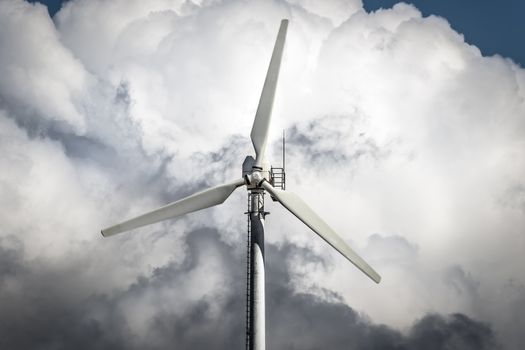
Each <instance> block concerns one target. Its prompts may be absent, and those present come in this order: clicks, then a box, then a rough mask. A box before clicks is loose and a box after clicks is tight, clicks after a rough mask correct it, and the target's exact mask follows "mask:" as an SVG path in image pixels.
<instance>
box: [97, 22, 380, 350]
mask: <svg viewBox="0 0 525 350" xmlns="http://www.w3.org/2000/svg"><path fill="white" fill-rule="evenodd" d="M287 28H288V20H287V19H283V20H282V21H281V26H280V28H279V32H278V34H277V40H276V42H275V46H274V49H273V53H272V58H271V61H270V66H269V68H268V73H267V75H266V79H265V81H264V86H263V90H262V94H261V98H260V100H259V106H258V107H257V113H256V114H255V120H254V123H253V127H252V131H251V134H250V136H251V139H252V143H253V148H254V149H255V154H256V158H255V159H254V158H253V157H252V156H247V157H246V158H245V160H244V162H243V165H242V171H243V177H242V178H240V179H237V180H234V181H232V182H229V183H226V184H222V185H219V186H216V187H213V188H210V189H207V190H204V191H201V192H198V193H195V194H193V195H191V196H189V197H186V198H183V199H180V200H178V201H176V202H173V203H170V204H168V205H166V206H164V207H161V208H159V209H156V210H153V211H150V212H148V213H146V214H143V215H140V216H138V217H135V218H133V219H130V220H127V221H124V222H122V223H120V224H117V225H114V226H111V227H108V228H106V229H104V230H102V235H103V236H104V237H108V236H113V235H115V234H117V233H121V232H124V231H128V230H132V229H134V228H138V227H141V226H145V225H149V224H153V223H156V222H159V221H163V220H167V219H172V218H175V217H178V216H181V215H184V214H188V213H191V212H194V211H197V210H201V209H205V208H209V207H212V206H215V205H218V204H221V203H223V202H224V201H225V200H226V199H227V198H228V197H229V196H230V195H231V194H232V192H233V191H234V190H235V189H236V188H237V187H240V186H243V185H245V186H246V187H247V190H248V212H247V214H248V215H249V216H248V218H249V225H248V230H249V235H248V240H249V249H248V254H249V258H248V261H249V268H248V279H249V286H248V300H249V307H248V310H247V313H248V318H247V345H248V348H249V349H250V350H264V349H265V301H264V300H265V296H264V281H265V276H264V219H265V215H266V214H267V212H265V211H264V195H265V191H268V193H270V195H271V197H272V199H274V200H275V201H278V202H279V203H281V204H282V205H283V206H284V207H285V208H286V209H288V211H290V212H291V213H292V214H293V215H295V216H296V217H297V218H298V219H299V220H301V221H302V222H303V223H304V224H306V226H308V227H309V228H310V229H312V231H314V232H315V233H317V234H318V235H319V236H320V237H321V238H322V239H324V240H325V241H326V242H327V243H328V244H330V245H331V246H332V247H333V248H334V249H335V250H337V251H338V252H339V253H341V254H342V255H343V256H344V257H345V258H347V259H348V260H349V261H350V262H351V263H352V264H354V265H355V266H356V267H357V268H358V269H359V270H361V271H362V272H364V273H365V274H366V275H367V276H368V277H370V278H371V279H372V280H373V281H375V282H376V283H379V281H380V280H381V277H380V276H379V274H378V273H377V272H376V271H374V269H373V268H372V267H370V265H368V264H367V263H366V262H365V261H364V260H363V259H362V258H361V257H360V256H359V255H357V253H355V252H354V251H353V250H352V249H351V248H350V247H349V246H348V245H347V244H346V243H345V242H344V241H343V240H342V239H341V237H339V235H337V234H336V233H335V231H334V230H333V229H332V228H331V227H330V226H328V224H327V223H326V222H325V221H324V220H323V219H321V217H319V215H317V214H316V213H315V212H314V211H313V210H312V209H311V208H310V207H309V206H308V205H307V204H306V203H305V202H304V201H303V200H302V199H301V198H300V197H299V196H298V195H296V194H295V193H292V192H289V191H285V190H284V164H283V169H282V170H283V173H281V176H280V177H279V175H278V174H277V173H276V172H275V171H274V169H279V168H272V167H271V166H270V164H269V162H268V160H267V159H266V145H267V141H268V129H269V126H270V119H271V115H272V107H273V100H274V96H275V89H276V86H277V80H278V77H279V69H280V66H281V59H282V55H283V49H284V42H285V39H286V31H287ZM279 178H280V180H278V179H279ZM278 187H280V188H278Z"/></svg>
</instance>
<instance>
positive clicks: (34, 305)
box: [0, 0, 525, 349]
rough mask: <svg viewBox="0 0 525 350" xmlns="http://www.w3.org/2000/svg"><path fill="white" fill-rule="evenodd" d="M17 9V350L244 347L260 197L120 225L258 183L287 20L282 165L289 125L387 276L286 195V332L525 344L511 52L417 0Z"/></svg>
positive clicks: (11, 209) (281, 223)
mask: <svg viewBox="0 0 525 350" xmlns="http://www.w3.org/2000/svg"><path fill="white" fill-rule="evenodd" d="M0 8H1V11H0V13H1V15H0V26H1V28H2V30H0V47H1V50H0V73H1V74H2V76H3V77H4V78H3V79H2V81H0V150H1V152H2V154H3V157H1V158H0V168H1V169H2V172H0V205H1V206H2V211H1V212H0V222H1V225H0V227H1V229H0V248H1V255H0V257H1V258H0V259H1V262H2V264H1V265H0V276H2V282H1V284H0V293H1V295H2V296H3V297H2V298H1V299H0V300H2V301H1V303H2V309H3V310H7V311H6V313H5V314H4V313H3V316H4V317H10V320H12V321H11V322H2V323H0V324H2V327H6V328H5V331H4V330H2V334H9V335H10V337H9V338H6V339H5V340H3V341H4V344H5V346H3V347H7V348H16V347H19V348H27V347H30V348H32V347H37V348H38V347H39V346H40V347H45V346H49V347H57V348H61V347H62V348H70V347H75V348H82V344H85V343H86V342H87V341H88V339H93V342H92V344H91V346H90V348H97V347H98V348H108V347H109V348H119V347H123V348H135V347H141V348H144V347H148V348H152V347H153V348H155V347H156V348H164V347H166V346H167V344H173V343H174V342H175V343H177V344H179V345H180V347H181V348H199V347H207V348H209V347H214V346H215V344H210V343H208V342H209V341H210V339H216V340H217V344H220V345H221V346H223V347H225V348H232V347H237V346H242V344H243V327H244V326H243V313H244V309H243V307H244V301H243V288H244V284H243V283H244V282H243V278H244V277H243V276H244V261H243V258H242V256H243V254H244V244H245V243H244V238H245V237H244V236H245V232H244V227H245V225H246V222H245V217H244V216H243V215H242V213H243V212H244V210H245V207H244V204H245V197H244V193H243V192H242V191H240V190H238V191H237V192H235V193H234V195H233V196H232V198H230V199H229V200H228V201H226V203H225V204H224V205H222V206H220V207H217V208H213V209H210V210H206V211H202V212H199V213H194V214H191V215H188V216H186V217H184V218H181V219H178V220H174V221H169V222H166V223H162V224H158V225H153V226H151V227H146V228H143V229H140V230H137V231H136V232H133V233H129V234H123V235H119V236H117V237H114V238H113V239H102V238H101V237H100V235H99V233H98V232H99V230H100V228H102V227H104V226H107V225H110V224H113V223H115V222H118V221H120V220H122V219H124V218H126V217H130V216H133V215H135V214H139V213H142V212H144V211H146V210H149V209H152V208H155V207H158V206H160V205H163V204H165V203H167V202H169V201H171V200H175V199H177V198H180V197H181V196H185V195H188V194H190V193H193V192H194V191H196V190H199V189H202V188H205V187H208V186H212V185H215V184H218V183H221V182H224V181H229V180H231V179H234V178H237V177H239V176H240V171H241V169H240V164H241V163H242V160H243V159H244V156H245V155H246V154H250V153H251V152H252V150H251V145H250V140H249V138H248V133H249V130H250V128H251V123H252V120H253V115H254V113H255V110H256V107H257V101H258V98H259V93H260V89H261V86H262V82H263V80H264V74H265V72H266V69H267V65H268V59H269V56H270V54H271V48H272V45H273V41H274V38H275V33H276V30H277V26H278V23H279V20H280V19H281V18H283V17H287V18H290V20H291V22H290V23H291V25H290V30H289V36H288V39H287V49H286V53H285V58H284V62H283V71H282V75H281V80H280V84H279V91H278V94H277V100H276V105H275V114H274V116H275V117H274V120H273V121H272V130H271V132H272V142H273V143H272V149H271V155H273V157H272V160H273V161H274V164H276V163H279V158H278V157H279V156H280V140H278V136H277V135H280V132H279V130H280V129H282V128H286V129H287V135H288V148H287V151H288V153H287V154H288V157H287V180H288V183H287V189H289V190H291V191H294V192H298V193H300V194H301V196H302V197H304V198H305V200H306V201H307V202H308V203H310V205H311V206H312V207H313V208H314V209H315V210H316V211H317V212H318V213H319V214H320V215H321V216H322V217H324V218H326V220H327V222H329V223H330V225H331V226H333V227H334V229H336V231H337V232H340V233H341V235H342V236H343V237H344V239H345V240H346V241H348V242H349V243H350V244H351V245H352V246H353V247H355V249H356V250H357V251H358V252H359V253H361V254H362V255H363V256H364V257H365V258H366V259H367V260H369V261H370V263H371V264H372V265H373V266H374V267H375V268H376V269H377V270H378V271H379V272H380V273H381V274H382V276H383V281H382V283H381V284H380V285H378V286H376V285H374V284H373V283H372V282H369V281H368V280H367V279H366V277H364V276H362V274H361V273H360V272H359V271H357V270H355V269H354V268H353V267H352V266H351V265H349V264H348V263H347V262H346V261H345V260H344V258H342V257H340V256H339V255H337V253H335V252H334V251H333V250H332V249H331V248H330V247H328V246H327V245H326V244H325V243H324V241H322V240H321V239H319V238H318V237H316V236H312V235H313V234H312V233H311V232H310V231H309V230H308V229H307V228H306V227H305V226H304V225H302V224H301V223H300V222H299V221H298V220H296V219H295V218H294V217H293V216H291V215H290V214H289V213H287V212H285V210H284V209H283V208H280V207H279V206H278V205H275V204H274V203H271V202H270V201H269V200H268V205H267V207H268V210H270V211H271V213H272V215H271V216H269V220H268V221H267V223H266V224H267V228H268V234H267V242H268V249H267V251H268V274H267V275H268V296H269V299H268V315H269V317H270V319H271V320H272V321H271V322H269V323H268V327H269V328H268V332H269V334H270V332H273V334H274V336H272V337H270V336H269V338H268V342H269V344H270V343H271V344H272V347H283V348H299V347H300V348H308V347H310V348H316V347H318V348H320V347H324V345H322V344H328V343H330V342H333V343H330V344H332V345H333V347H334V348H337V347H343V346H342V345H340V344H345V345H344V347H348V346H353V347H354V348H364V349H367V348H388V346H390V347H392V348H400V349H414V348H421V347H430V345H425V346H423V345H422V344H427V343H426V342H430V343H432V344H434V345H435V346H436V348H466V349H468V348H474V347H476V348H481V349H483V348H494V347H496V346H498V344H500V343H501V344H503V346H506V347H507V348H508V349H518V348H519V345H520V344H521V343H522V342H523V336H522V332H520V329H521V328H519V326H520V325H522V324H523V320H524V318H523V316H522V315H523V312H521V311H522V310H523V308H524V305H525V302H524V301H525V298H524V286H525V280H524V279H523V277H522V275H523V274H522V273H521V269H520V268H521V266H522V265H523V256H524V255H523V247H524V240H523V239H524V238H523V234H522V231H523V227H524V225H525V212H524V210H523V207H524V206H523V188H524V186H525V184H524V183H523V178H524V175H525V174H524V173H525V159H524V157H523V152H522V151H521V150H522V149H523V146H524V145H523V143H524V141H523V140H524V138H523V136H524V133H525V124H524V121H523V115H524V112H525V102H524V101H525V99H524V97H525V93H524V86H525V74H524V72H523V70H522V69H521V68H519V67H518V66H517V65H515V64H514V63H513V62H512V61H510V60H508V59H505V58H503V57H499V56H492V57H483V56H481V54H480V52H479V50H478V49H477V48H476V47H474V46H472V45H469V44H468V43H466V42H465V41H464V39H463V37H462V35H461V34H459V33H456V32H455V31H454V30H452V29H451V28H450V26H449V25H448V23H447V21H446V20H445V19H443V18H439V17H434V16H430V17H422V16H421V13H420V12H419V11H418V10H417V9H416V8H415V7H414V6H411V5H407V4H398V5H396V6H394V7H393V8H392V9H385V10H379V11H376V12H373V13H367V12H365V11H363V10H362V9H361V2H359V1H353V2H339V1H333V2H327V3H326V4H324V5H320V4H317V3H314V2H309V1H290V2H285V1H277V2H266V1H248V2H240V1H209V2H207V1H205V2H202V3H198V4H197V3H191V4H190V3H188V2H173V1H154V2H148V3H145V2H143V1H111V2H109V1H84V0H75V1H70V2H68V3H67V4H66V5H65V6H64V7H63V8H62V10H61V11H60V12H59V13H57V15H56V16H55V17H54V19H53V20H52V19H50V18H49V16H48V14H47V12H46V11H45V8H44V7H43V6H41V5H38V4H35V5H31V4H28V3H26V2H24V1H21V0H10V1H3V2H1V3H0ZM341 8H344V9H343V10H340V9H341ZM43 53H45V54H43ZM204 257H206V259H205V258H204ZM314 316H315V317H314ZM6 319H8V318H6ZM314 319H319V321H316V320H314ZM50 320H56V322H52V321H50ZM333 320H338V321H339V322H332V321H333ZM336 325H337V327H336ZM343 326H344V327H343ZM338 327H341V328H338ZM60 330H62V331H63V334H62V333H60ZM28 334H30V336H28ZM289 334H296V335H297V338H293V339H290V337H289ZM95 339H96V341H95ZM4 344H3V345H4ZM17 344H18V345H17ZM344 347H343V348H344Z"/></svg>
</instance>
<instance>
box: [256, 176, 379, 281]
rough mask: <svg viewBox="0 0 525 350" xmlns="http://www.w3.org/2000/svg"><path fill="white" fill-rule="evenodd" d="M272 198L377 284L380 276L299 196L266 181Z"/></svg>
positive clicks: (264, 185) (266, 186) (265, 185)
mask: <svg viewBox="0 0 525 350" xmlns="http://www.w3.org/2000/svg"><path fill="white" fill-rule="evenodd" d="M261 185H262V186H263V187H264V188H265V189H266V190H267V191H268V192H270V194H271V195H272V196H274V197H275V198H276V199H277V200H278V201H279V202H280V203H281V204H282V205H283V206H284V207H285V208H286V209H288V210H289V211H290V212H291V213H292V214H294V215H295V216H296V217H297V218H298V219H299V220H301V221H302V222H303V223H305V224H306V226H308V227H310V228H311V229H312V230H313V231H314V232H315V233H317V234H318V235H319V236H321V238H322V239H324V240H325V241H326V242H327V243H328V244H330V245H331V246H332V247H333V248H335V250H337V251H338V252H339V253H341V254H342V255H343V256H344V257H345V258H347V259H348V260H350V262H351V263H352V264H354V265H355V266H356V267H357V268H358V269H359V270H361V271H363V272H364V273H365V274H366V275H367V276H368V277H370V278H371V279H372V280H374V282H376V283H379V281H381V276H379V274H378V273H377V272H376V271H374V269H373V268H372V267H370V265H368V264H367V263H366V262H365V261H364V260H363V258H361V257H360V256H359V255H357V253H356V252H354V251H353V250H352V248H350V247H349V246H348V245H347V244H346V243H345V241H343V240H342V239H341V237H339V235H337V233H335V232H334V230H332V229H331V228H330V226H328V224H327V223H326V222H324V220H323V219H321V218H320V217H319V215H317V214H316V213H315V212H314V211H313V210H312V209H311V208H310V207H309V206H308V205H307V204H306V203H305V202H304V201H303V200H302V199H301V198H300V197H299V196H297V195H296V194H295V193H292V192H285V191H281V190H278V189H276V188H274V187H273V186H272V185H270V184H269V183H268V182H267V181H263V183H262V184H261Z"/></svg>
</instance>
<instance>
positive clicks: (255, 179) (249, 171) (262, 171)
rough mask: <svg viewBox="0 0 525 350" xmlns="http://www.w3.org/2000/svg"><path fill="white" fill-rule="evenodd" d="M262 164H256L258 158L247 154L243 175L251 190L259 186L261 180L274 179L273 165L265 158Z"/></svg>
mask: <svg viewBox="0 0 525 350" xmlns="http://www.w3.org/2000/svg"><path fill="white" fill-rule="evenodd" d="M260 165H261V166H257V165H256V160H255V158H253V157H252V156H247V157H246V158H245V159H244V162H243V163H242V177H243V178H244V180H245V184H246V187H248V189H249V190H250V189H254V188H259V187H260V182H261V181H263V180H266V181H269V182H271V180H272V172H271V169H272V167H271V165H270V162H268V161H267V160H266V158H264V159H263V161H262V162H261V163H260Z"/></svg>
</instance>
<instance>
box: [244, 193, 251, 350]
mask: <svg viewBox="0 0 525 350" xmlns="http://www.w3.org/2000/svg"><path fill="white" fill-rule="evenodd" d="M251 211H252V198H251V194H250V193H248V210H247V211H246V213H245V214H247V218H248V219H247V222H248V226H247V231H246V232H247V233H248V234H247V236H246V350H249V348H250V280H251V274H250V254H251V235H252V225H251V218H250V215H251Z"/></svg>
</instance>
